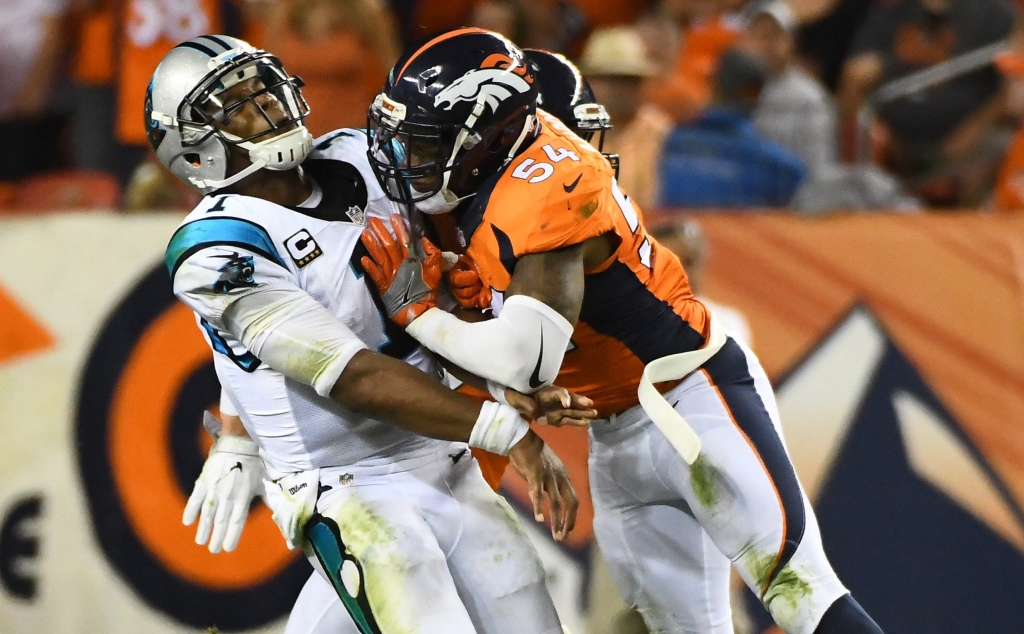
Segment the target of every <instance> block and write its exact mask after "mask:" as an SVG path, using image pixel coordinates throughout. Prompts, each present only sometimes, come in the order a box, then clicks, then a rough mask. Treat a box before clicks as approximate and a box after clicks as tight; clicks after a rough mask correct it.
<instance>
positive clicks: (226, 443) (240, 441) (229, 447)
mask: <svg viewBox="0 0 1024 634" xmlns="http://www.w3.org/2000/svg"><path fill="white" fill-rule="evenodd" d="M213 448H214V449H216V450H217V451H226V452H227V453H237V454H242V455H243V456H258V455H260V448H259V446H258V445H257V444H256V443H254V442H253V441H252V439H250V438H244V437H242V436H230V435H228V434H221V435H220V438H218V439H217V442H215V443H214V444H213Z"/></svg>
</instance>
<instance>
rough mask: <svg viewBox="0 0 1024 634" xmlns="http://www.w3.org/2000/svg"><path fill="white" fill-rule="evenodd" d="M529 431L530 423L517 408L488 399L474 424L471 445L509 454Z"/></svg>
mask: <svg viewBox="0 0 1024 634" xmlns="http://www.w3.org/2000/svg"><path fill="white" fill-rule="evenodd" d="M528 431H530V423H528V422H526V421H525V420H523V417H522V416H520V415H519V412H517V411H516V410H515V408H513V407H510V406H508V405H502V404H501V403H493V402H491V401H487V402H486V403H484V404H483V407H481V408H480V415H479V416H477V418H476V424H475V425H473V431H472V433H470V435H469V446H470V447H477V448H479V449H483V450H485V451H489V452H491V453H496V454H498V455H501V456H507V455H508V452H509V451H510V450H511V449H512V447H514V446H515V445H516V443H518V442H519V441H520V440H522V439H523V437H524V436H526V432H528Z"/></svg>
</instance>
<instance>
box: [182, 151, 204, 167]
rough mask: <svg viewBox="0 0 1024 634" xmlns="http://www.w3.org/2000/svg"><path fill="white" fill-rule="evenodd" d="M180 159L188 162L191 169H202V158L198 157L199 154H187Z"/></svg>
mask: <svg viewBox="0 0 1024 634" xmlns="http://www.w3.org/2000/svg"><path fill="white" fill-rule="evenodd" d="M182 158H184V159H185V160H186V161H188V162H189V163H190V164H191V165H192V167H202V165H203V160H202V157H200V156H199V154H198V153H196V152H189V153H188V154H186V155H184V156H183V157H182Z"/></svg>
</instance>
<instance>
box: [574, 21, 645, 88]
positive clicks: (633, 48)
mask: <svg viewBox="0 0 1024 634" xmlns="http://www.w3.org/2000/svg"><path fill="white" fill-rule="evenodd" d="M580 70H582V71H583V74H585V75H603V76H619V77H650V76H651V75H654V74H655V72H656V69H655V67H654V64H653V63H651V61H650V60H649V59H648V57H647V51H646V49H645V48H644V42H643V39H641V37H640V34H639V33H637V32H636V30H635V29H632V28H630V27H627V26H617V27H611V28H606V29H597V30H596V31H594V32H593V34H591V36H590V39H588V40H587V45H586V47H585V48H584V49H583V56H582V58H581V59H580Z"/></svg>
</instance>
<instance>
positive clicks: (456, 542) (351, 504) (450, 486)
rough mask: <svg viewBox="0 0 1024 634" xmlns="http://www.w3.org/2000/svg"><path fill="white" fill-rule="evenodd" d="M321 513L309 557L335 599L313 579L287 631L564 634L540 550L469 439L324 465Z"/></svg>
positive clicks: (312, 528)
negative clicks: (492, 483) (383, 458)
mask: <svg viewBox="0 0 1024 634" xmlns="http://www.w3.org/2000/svg"><path fill="white" fill-rule="evenodd" d="M435 447H436V446H435ZM316 509H317V515H315V516H314V517H313V519H312V520H311V521H310V524H309V525H307V533H306V534H307V537H308V538H309V543H310V544H311V548H310V551H309V552H307V554H308V555H311V556H310V561H311V563H312V564H313V565H314V567H315V568H316V569H317V571H318V572H319V573H320V574H321V575H322V576H323V578H324V579H325V580H326V581H327V582H328V584H329V585H330V586H331V587H332V588H333V589H334V590H335V593H334V596H333V599H334V604H333V607H332V605H331V604H329V603H328V602H327V601H326V598H327V597H325V596H324V593H323V591H322V590H323V586H321V585H320V584H315V583H314V582H313V581H312V580H311V581H309V582H307V584H306V588H304V589H303V594H301V595H300V596H299V600H298V601H297V602H296V606H295V608H294V609H293V611H292V615H291V617H290V618H289V623H288V628H287V633H288V634H310V633H313V632H316V634H321V633H326V632H331V633H332V634H338V633H339V632H341V633H344V634H350V633H351V634H355V632H357V631H360V629H355V627H359V628H361V631H363V632H364V633H365V634H370V633H376V632H380V633H381V634H393V633H402V634H561V631H562V629H561V625H560V624H559V620H558V616H557V614H556V613H555V608H554V604H553V603H552V601H551V597H550V596H549V595H548V592H547V587H546V585H545V577H544V570H543V568H542V567H541V563H540V559H539V557H538V555H537V552H536V550H535V549H534V547H533V545H532V544H531V543H530V541H529V539H528V538H527V537H526V535H525V533H524V532H523V530H522V527H521V526H520V524H519V518H518V517H517V516H516V514H515V512H514V511H513V510H512V508H511V507H510V506H509V505H508V503H507V502H506V501H505V499H504V498H502V497H501V496H500V495H498V494H497V493H495V492H494V491H493V490H492V489H491V488H490V487H489V486H488V485H487V482H486V481H485V480H484V479H483V476H482V475H481V473H480V468H479V465H478V464H477V462H476V460H475V459H474V458H473V456H472V454H471V452H470V451H469V448H468V446H467V445H465V444H463V443H451V444H450V445H449V446H448V447H447V449H442V450H441V451H438V450H437V449H436V448H433V449H431V450H429V451H423V452H421V453H419V454H414V455H412V456H409V457H404V458H402V459H399V460H392V461H388V462H386V463H382V464H380V465H372V466H354V467H345V468H340V467H339V468H326V469H324V468H322V469H320V497H319V499H318V501H317V505H316ZM339 597H340V598H341V601H338V598H339ZM339 608H341V609H340V610H339ZM343 616H346V617H347V619H348V620H347V622H346V621H345V618H343ZM342 622H345V626H343V627H345V628H346V629H338V627H339V626H341V623H342Z"/></svg>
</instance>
